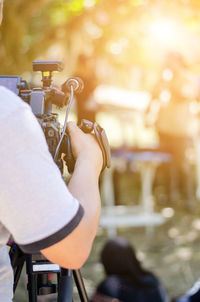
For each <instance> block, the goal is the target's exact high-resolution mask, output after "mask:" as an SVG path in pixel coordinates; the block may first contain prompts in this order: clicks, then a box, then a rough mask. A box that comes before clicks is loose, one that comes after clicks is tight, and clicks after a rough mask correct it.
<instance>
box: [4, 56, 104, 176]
mask: <svg viewBox="0 0 200 302" xmlns="http://www.w3.org/2000/svg"><path fill="white" fill-rule="evenodd" d="M61 70H63V64H62V62H61V61H44V60H42V61H33V71H40V72H42V83H43V85H42V87H39V88H33V89H29V86H28V84H27V82H26V81H24V80H22V78H21V77H20V76H0V85H2V86H5V87H7V88H8V89H10V90H12V91H13V92H14V93H15V94H17V95H18V96H19V97H21V99H22V100H23V101H24V102H26V103H27V104H29V105H30V106H31V109H32V111H33V113H34V115H35V116H36V117H37V119H38V121H39V123H40V125H41V127H42V129H43V132H44V134H45V137H46V141H47V144H48V147H49V151H50V153H51V155H52V157H53V158H54V161H55V163H56V164H57V166H58V167H59V169H60V171H61V173H62V172H63V161H62V158H61V155H62V154H64V155H65V156H64V157H63V159H64V161H65V163H66V165H67V167H68V171H69V173H72V172H73V170H74V166H75V159H74V157H73V154H72V150H71V144H70V139H69V136H68V135H67V133H66V132H65V126H66V125H65V126H64V129H61V125H60V123H59V121H58V115H57V114H56V113H53V112H52V105H53V104H54V105H56V106H58V107H61V108H62V107H64V106H65V105H68V109H70V106H71V102H69V104H68V99H69V97H68V96H69V92H71V95H70V97H71V96H72V99H73V91H75V92H76V93H80V92H81V91H82V89H83V87H84V84H83V82H82V80H81V79H80V78H70V79H68V80H67V81H65V82H64V83H63V84H62V86H61V89H58V88H55V87H53V86H52V72H54V71H61ZM72 99H71V101H72ZM68 112H69V110H68ZM66 120H67V119H66ZM79 127H80V129H81V130H82V131H84V132H85V133H92V134H94V136H95V137H96V140H97V142H98V143H99V146H100V148H101V151H102V155H103V167H102V170H104V168H105V167H108V168H109V167H110V146H109V143H108V139H107V136H106V133H105V131H104V129H103V128H101V127H100V125H98V124H97V123H96V122H95V123H92V122H90V121H87V120H82V121H81V124H80V125H79Z"/></svg>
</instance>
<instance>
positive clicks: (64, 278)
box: [58, 269, 72, 302]
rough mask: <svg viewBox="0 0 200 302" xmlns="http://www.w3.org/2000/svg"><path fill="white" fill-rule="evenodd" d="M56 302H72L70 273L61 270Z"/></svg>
mask: <svg viewBox="0 0 200 302" xmlns="http://www.w3.org/2000/svg"><path fill="white" fill-rule="evenodd" d="M58 302H72V271H71V270H67V269H61V272H60V277H59V285H58Z"/></svg>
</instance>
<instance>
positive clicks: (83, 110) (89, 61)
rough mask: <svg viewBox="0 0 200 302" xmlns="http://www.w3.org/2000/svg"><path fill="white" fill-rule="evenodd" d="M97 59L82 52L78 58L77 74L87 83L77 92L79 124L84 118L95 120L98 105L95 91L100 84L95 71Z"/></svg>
mask: <svg viewBox="0 0 200 302" xmlns="http://www.w3.org/2000/svg"><path fill="white" fill-rule="evenodd" d="M95 68H96V65H95V59H94V58H93V57H89V56H86V55H84V54H81V55H80V56H79V57H78V60H77V67H76V71H75V73H74V74H75V76H77V77H80V78H81V79H82V80H83V83H84V84H85V87H84V89H83V90H82V92H81V93H80V94H77V96H76V100H77V104H76V107H77V118H78V125H79V124H80V122H81V120H82V119H86V120H89V121H91V122H95V121H96V119H95V116H96V111H97V109H98V105H97V103H96V102H95V100H94V97H93V93H94V90H95V88H96V87H97V85H98V81H97V77H96V73H95Z"/></svg>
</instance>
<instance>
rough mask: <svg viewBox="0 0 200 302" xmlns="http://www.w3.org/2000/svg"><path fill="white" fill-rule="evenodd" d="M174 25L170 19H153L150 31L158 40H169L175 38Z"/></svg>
mask: <svg viewBox="0 0 200 302" xmlns="http://www.w3.org/2000/svg"><path fill="white" fill-rule="evenodd" d="M175 27H176V26H175V23H174V22H173V21H171V20H167V19H166V20H165V19H160V20H155V21H153V22H152V23H151V25H150V33H151V34H152V36H154V37H155V38H156V39H157V40H159V41H160V42H170V41H173V40H174V39H175V38H176V30H175Z"/></svg>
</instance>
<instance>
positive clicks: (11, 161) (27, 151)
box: [0, 92, 84, 253]
mask: <svg viewBox="0 0 200 302" xmlns="http://www.w3.org/2000/svg"><path fill="white" fill-rule="evenodd" d="M9 96H10V97H12V98H13V99H15V100H14V101H15V102H16V99H17V101H18V100H19V102H21V100H20V99H19V98H17V97H16V96H15V95H14V94H11V93H10V92H9V93H8V97H9ZM0 101H2V100H0ZM4 101H6V100H4ZM83 214H84V211H83V208H82V206H81V205H80V204H79V202H78V201H77V200H76V199H75V198H74V197H73V196H72V195H71V193H70V192H69V190H68V189H67V186H66V185H65V183H64V181H63V179H62V176H61V174H60V171H59V169H58V168H57V166H56V165H55V163H54V162H53V159H52V156H51V154H50V153H49V151H48V146H47V144H46V141H45V137H44V134H43V131H42V129H41V127H40V125H39V123H38V121H37V119H36V118H35V117H34V115H33V113H32V112H31V109H30V108H29V106H28V105H25V104H23V105H21V106H16V108H14V110H12V111H11V112H10V114H6V115H5V118H2V119H0V222H1V223H2V224H3V225H4V227H5V228H6V229H7V230H8V231H9V232H10V233H11V234H12V236H13V238H14V240H15V241H16V243H18V244H19V245H20V247H21V248H22V250H23V251H24V252H26V253H29V252H30V253H33V252H36V251H39V250H41V249H44V248H47V247H49V246H51V245H53V244H55V243H57V242H59V241H60V240H62V239H63V238H65V237H66V236H67V235H68V234H70V233H71V232H72V231H73V230H74V229H75V228H76V227H77V225H78V224H79V222H80V220H81V218H82V216H83Z"/></svg>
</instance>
